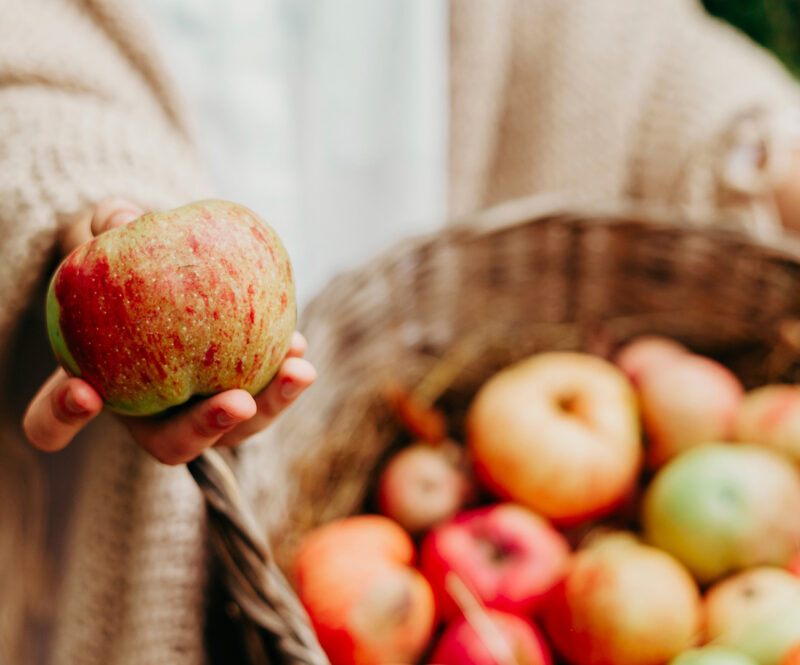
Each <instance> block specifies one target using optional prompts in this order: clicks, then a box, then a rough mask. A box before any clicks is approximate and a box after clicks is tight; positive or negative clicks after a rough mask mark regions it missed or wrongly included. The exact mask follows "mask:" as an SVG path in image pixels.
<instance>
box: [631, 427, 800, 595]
mask: <svg viewBox="0 0 800 665" xmlns="http://www.w3.org/2000/svg"><path fill="white" fill-rule="evenodd" d="M642 522H643V526H644V533H645V537H646V539H647V540H648V541H649V542H650V543H652V544H653V545H655V546H656V547H660V548H662V549H664V550H666V551H667V552H670V553H671V554H673V555H674V556H675V557H677V558H678V559H679V560H680V561H682V562H683V563H684V564H685V565H686V566H687V567H688V568H689V570H690V571H691V572H692V573H693V574H694V576H695V577H696V578H697V579H698V580H699V581H700V582H703V583H707V582H713V581H714V580H716V579H718V578H720V577H722V576H723V575H726V574H728V573H731V572H734V571H737V570H740V569H743V568H747V567H749V566H755V565H758V564H774V565H780V566H782V565H786V564H787V563H788V562H789V560H790V559H791V558H792V556H793V555H794V554H795V553H796V552H797V546H798V542H800V471H798V469H797V468H796V467H795V466H794V465H793V464H792V463H791V462H790V461H789V460H788V459H787V458H786V457H784V456H782V455H779V454H778V453H774V452H772V451H771V450H768V449H766V448H762V447H760V446H748V445H744V444H724V443H717V444H707V445H704V446H699V447H697V448H694V449H692V450H689V451H687V452H685V453H683V454H682V455H680V456H678V457H676V458H675V459H674V460H672V461H671V462H670V463H669V464H667V465H666V466H665V467H663V468H662V469H661V470H660V471H659V472H658V473H657V474H656V476H655V477H654V478H653V480H652V482H651V483H650V485H649V487H648V488H647V490H646V492H645V495H644V500H643V518H642Z"/></svg>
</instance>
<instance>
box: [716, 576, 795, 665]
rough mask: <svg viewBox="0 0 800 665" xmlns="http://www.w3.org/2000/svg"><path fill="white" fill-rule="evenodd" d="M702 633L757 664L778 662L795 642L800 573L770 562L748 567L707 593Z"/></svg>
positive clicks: (778, 663)
mask: <svg viewBox="0 0 800 665" xmlns="http://www.w3.org/2000/svg"><path fill="white" fill-rule="evenodd" d="M706 613H707V636H708V639H709V641H713V642H714V643H715V644H719V645H725V646H729V647H732V648H734V649H738V650H739V651H743V652H744V653H746V654H748V655H750V656H751V657H752V658H754V659H755V660H756V661H757V662H758V663H759V665H781V661H782V660H783V659H784V658H786V657H788V655H789V653H790V651H791V650H792V648H794V646H795V645H797V644H798V643H800V579H798V578H796V577H794V576H793V575H791V574H790V573H789V572H787V571H786V570H783V569H781V568H775V567H770V566H761V567H756V568H750V569H749V570H745V571H742V572H740V573H737V574H736V575H733V576H731V577H728V578H726V579H724V580H722V581H721V582H718V583H717V584H716V585H714V586H713V587H711V588H710V589H709V590H708V592H707V594H706Z"/></svg>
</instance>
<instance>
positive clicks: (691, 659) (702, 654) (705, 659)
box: [669, 646, 758, 665]
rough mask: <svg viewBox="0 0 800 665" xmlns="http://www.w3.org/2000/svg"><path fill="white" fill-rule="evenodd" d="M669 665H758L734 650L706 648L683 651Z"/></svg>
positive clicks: (745, 655) (714, 647)
mask: <svg viewBox="0 0 800 665" xmlns="http://www.w3.org/2000/svg"><path fill="white" fill-rule="evenodd" d="M669 665H758V663H757V662H756V661H755V660H753V659H752V658H751V657H750V656H748V655H747V654H745V653H742V652H741V651H737V650H736V649H729V648H728V647H717V646H707V647H701V648H700V649H689V650H688V651H684V652H683V653H681V654H680V655H678V656H676V657H675V658H673V659H672V660H671V661H669Z"/></svg>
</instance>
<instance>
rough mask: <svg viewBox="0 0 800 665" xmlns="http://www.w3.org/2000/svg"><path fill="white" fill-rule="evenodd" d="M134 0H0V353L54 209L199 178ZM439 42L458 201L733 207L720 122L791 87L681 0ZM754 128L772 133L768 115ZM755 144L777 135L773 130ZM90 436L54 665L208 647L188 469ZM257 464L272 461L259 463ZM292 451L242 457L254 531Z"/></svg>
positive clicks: (33, 277) (3, 620)
mask: <svg viewBox="0 0 800 665" xmlns="http://www.w3.org/2000/svg"><path fill="white" fill-rule="evenodd" d="M131 4H133V3H129V2H124V1H123V0H82V1H81V0H25V2H19V1H18V0H0V13H1V15H2V16H3V20H2V21H0V257H1V259H2V260H0V292H2V294H3V295H2V298H3V300H2V307H0V364H1V365H2V366H3V367H5V365H6V361H7V360H8V358H10V357H11V356H12V355H13V353H14V352H15V351H14V349H12V345H11V339H12V337H14V336H15V334H17V333H18V332H19V331H18V330H16V327H17V325H18V322H19V321H20V317H21V315H22V312H23V311H24V310H25V309H26V308H27V307H29V306H31V303H32V302H33V301H34V299H35V297H36V293H37V291H36V289H37V286H39V287H40V286H41V283H42V280H43V279H44V278H45V277H46V275H45V272H46V270H47V267H48V265H49V262H50V260H51V259H52V258H53V252H54V247H55V239H56V233H57V230H58V221H57V220H58V213H63V212H70V211H73V210H75V209H77V208H79V207H80V206H81V205H84V204H85V203H87V202H90V201H96V200H98V199H101V198H103V197H106V196H112V195H113V196H124V197H127V198H129V199H131V200H133V201H136V202H138V203H140V204H141V205H143V206H145V207H148V208H154V209H160V208H165V207H171V206H173V205H178V204H181V203H185V202H187V201H190V200H193V199H196V198H198V197H199V196H203V195H208V194H212V193H213V192H210V191H209V190H208V189H207V188H206V187H205V185H204V177H203V173H202V172H201V171H200V170H199V168H198V165H197V159H196V158H195V155H194V151H193V149H192V146H191V143H190V141H189V138H188V131H187V128H186V126H185V123H184V120H183V114H182V113H181V110H180V105H179V103H178V102H177V101H176V97H175V95H174V94H173V92H172V91H173V87H172V85H171V84H170V82H169V81H168V78H167V76H166V74H165V73H164V71H163V69H162V66H161V65H160V64H159V60H158V58H157V56H156V55H155V53H154V47H153V44H152V41H151V38H150V36H149V35H150V32H149V30H148V27H147V25H146V24H145V23H144V22H143V20H142V19H141V18H140V17H139V16H138V15H137V14H136V13H135V12H134V10H133V9H131V7H130V5H131ZM451 38H452V44H451V62H450V66H451V103H452V108H451V127H450V139H451V144H450V151H451V152H450V205H451V209H452V211H453V212H454V213H455V214H460V213H464V212H467V211H470V210H472V209H474V208H476V207H480V206H483V205H486V204H488V203H493V202H497V201H500V200H502V199H505V198H509V197H514V196H520V195H526V194H531V193H534V192H542V191H566V192H570V193H572V194H573V195H574V197H575V200H576V201H577V200H579V199H581V198H593V199H597V198H617V197H621V196H632V197H640V198H650V199H655V200H659V201H662V202H669V203H675V204H681V205H686V206H689V207H691V208H693V209H702V210H705V211H707V212H717V213H718V212H719V211H720V209H722V208H724V207H725V206H727V205H728V204H730V203H731V202H734V203H736V204H737V205H738V204H742V203H747V201H745V200H743V199H742V197H737V196H731V195H730V191H729V190H730V186H729V184H727V183H725V182H723V180H722V179H721V178H720V173H721V172H722V170H721V169H720V160H723V159H724V158H725V150H724V149H721V147H720V146H723V148H724V146H725V143H724V140H723V138H724V137H725V136H729V135H730V133H731V130H732V127H733V126H734V125H735V124H736V123H737V122H739V118H741V117H742V116H743V114H747V113H751V114H752V113H760V114H763V115H764V117H769V116H770V114H772V113H773V112H780V111H782V110H784V109H788V108H792V107H794V106H795V104H796V102H797V99H796V97H797V90H796V86H795V84H794V82H793V81H792V80H791V79H790V78H789V77H788V75H787V74H786V73H785V72H784V71H783V70H782V68H781V67H780V66H779V65H778V64H777V63H776V62H775V60H774V59H773V58H772V57H771V56H769V55H767V54H766V53H764V52H763V51H761V50H760V49H758V48H756V47H754V46H753V45H752V44H750V43H749V42H748V41H747V40H746V39H745V38H743V37H742V36H741V35H739V34H738V33H735V32H734V31H733V30H731V29H729V28H727V27H724V26H722V25H721V24H719V23H717V22H716V21H712V20H711V19H709V18H708V17H706V16H705V15H703V14H702V12H701V10H700V9H699V7H698V5H696V4H695V3H694V2H692V1H690V0H650V1H649V2H641V1H640V0H605V1H603V2H598V1H597V0H574V1H571V2H564V1H563V0H492V2H488V0H453V2H452V17H451ZM759 127H762V130H761V131H763V132H764V133H765V134H769V133H770V132H772V131H775V130H774V127H775V125H773V124H771V123H769V122H764V123H763V124H761V125H759ZM767 138H769V137H767ZM764 142H765V145H766V144H768V145H770V146H777V148H775V149H780V146H781V141H779V140H767V139H766V138H765V140H764ZM723 170H724V169H723ZM768 186H769V182H766V183H765V184H764V186H763V187H762V190H763V191H752V192H749V194H748V196H749V197H750V198H751V199H752V198H758V197H759V196H761V195H763V194H764V192H765V191H766V190H767V189H768ZM773 222H774V220H773ZM39 353H40V354H47V353H48V351H47V350H46V349H45V348H42V349H40V350H39ZM7 378H10V383H11V384H12V385H13V382H14V377H13V376H12V377H7ZM4 383H7V382H5V381H4ZM19 417H20V414H19V413H17V412H15V413H12V414H10V415H9V414H7V415H4V416H3V418H4V422H3V423H2V424H1V425H2V427H0V432H3V434H2V435H0V436H2V439H0V461H2V462H3V464H0V475H2V476H3V477H2V478H0V488H2V491H3V493H4V494H3V496H4V497H5V499H6V500H5V501H4V504H3V505H4V506H5V508H4V510H5V513H3V514H0V530H2V532H3V534H6V533H17V535H18V536H19V538H17V540H18V541H20V542H22V543H23V545H22V546H19V547H16V548H11V547H6V548H5V549H3V548H4V545H3V543H5V542H6V540H7V539H6V538H5V537H4V538H3V539H2V540H1V541H0V563H2V564H3V565H2V566H0V588H2V589H4V594H5V595H4V599H3V600H4V603H3V607H2V610H0V661H3V662H19V658H18V657H17V655H16V654H15V651H16V649H17V648H18V647H19V644H18V639H17V637H18V636H19V635H21V634H22V624H21V621H22V619H24V617H25V616H26V614H27V613H29V611H30V610H31V608H33V607H34V606H33V605H32V604H31V602H30V596H31V594H32V591H33V589H32V588H31V587H30V585H20V583H19V581H18V580H15V579H14V577H15V575H14V573H15V571H17V570H20V569H21V567H22V565H23V564H24V563H25V562H26V561H29V560H30V559H31V558H32V554H31V552H32V551H33V550H32V544H31V543H34V544H35V542H39V541H40V540H41V534H40V533H39V531H38V530H37V529H30V528H26V524H28V523H29V520H27V519H25V518H24V517H22V516H21V515H22V513H20V512H14V513H13V514H11V513H12V511H11V509H10V508H9V507H10V506H20V507H25V509H26V510H28V511H31V510H33V511H35V510H37V506H38V505H39V504H38V503H37V500H38V499H37V496H38V495H37V485H36V483H37V478H38V477H39V476H38V475H37V470H36V464H35V460H33V458H31V456H30V455H27V454H26V453H25V451H24V449H22V448H21V446H22V445H24V444H22V442H21V436H20V432H19V425H18V422H19ZM85 438H86V440H87V450H88V458H87V462H86V469H85V470H84V475H83V476H82V477H83V478H84V479H85V480H84V481H83V482H82V487H81V492H80V497H79V499H78V502H77V507H76V511H75V520H74V522H73V523H72V525H71V547H70V549H69V556H68V557H67V560H66V562H65V563H64V565H63V567H62V572H61V577H63V583H62V585H61V588H62V591H63V593H62V595H61V598H62V600H61V601H60V602H59V603H58V608H57V613H56V617H57V618H56V629H55V638H54V640H53V645H54V646H53V649H52V651H53V657H52V661H53V662H54V663H55V664H56V665H61V664H62V663H63V664H65V665H66V664H68V663H69V664H75V663H80V664H86V665H134V664H138V663H141V664H142V665H144V664H147V665H161V664H164V665H167V664H169V665H190V664H192V665H193V664H195V663H202V662H204V660H205V656H204V653H203V648H202V644H203V616H204V614H203V613H204V610H203V597H204V595H203V594H204V587H205V575H206V570H207V568H208V566H207V560H206V549H205V545H204V543H205V539H204V532H203V529H204V524H203V506H202V503H201V501H200V498H199V494H198V492H197V490H196V488H195V487H194V486H193V484H192V482H191V479H190V478H189V476H188V473H187V472H186V470H185V469H183V468H167V467H162V466H159V465H158V464H156V463H155V462H154V461H152V460H150V459H149V458H147V457H146V456H145V455H144V454H143V453H141V452H139V450H138V449H137V448H136V447H135V446H134V445H133V444H132V443H131V442H130V441H129V440H128V437H127V435H126V434H125V432H124V431H123V430H122V428H121V427H120V426H119V425H118V424H117V423H116V422H115V421H114V420H113V419H111V418H108V417H105V416H103V417H101V418H100V419H98V420H97V421H96V422H95V423H93V424H92V425H91V427H90V428H89V429H88V431H87V432H86V435H85ZM266 458H269V459H271V461H272V463H271V464H263V465H262V462H263V459H266ZM290 458H291V454H290V453H288V452H285V454H283V455H280V456H274V455H273V456H270V451H269V450H268V449H264V448H263V447H260V446H259V445H258V444H257V443H256V445H252V444H251V445H250V446H249V447H248V451H247V453H246V454H245V455H243V459H244V460H249V461H251V462H253V463H254V464H255V463H258V467H257V468H259V469H265V472H264V473H265V474H270V475H264V476H258V475H256V477H255V480H253V477H254V474H253V472H252V468H251V469H250V470H249V471H250V472H249V474H248V483H247V488H248V492H249V493H250V495H251V496H252V497H256V496H260V497H263V496H266V497H270V500H268V501H264V502H263V503H262V504H261V505H260V506H259V507H260V508H262V509H263V512H262V515H263V518H264V522H265V524H266V525H269V524H271V523H273V524H274V523H277V519H276V515H277V513H276V511H279V510H280V506H281V500H280V499H281V496H282V495H281V494H280V492H279V491H277V490H275V489H274V488H275V487H277V486H279V484H280V483H285V478H284V477H283V475H284V474H285V473H286V469H287V468H289V466H290V461H291V460H290ZM32 460H33V461H32ZM253 468H256V467H253ZM6 475H8V478H6ZM11 479H13V480H14V482H11ZM11 494H14V495H15V496H11ZM6 495H8V496H6ZM20 510H22V508H20ZM270 511H272V512H270ZM13 541H14V539H13V538H12V539H10V542H13ZM34 541H35V542H34Z"/></svg>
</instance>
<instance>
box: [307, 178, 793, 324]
mask: <svg viewBox="0 0 800 665" xmlns="http://www.w3.org/2000/svg"><path fill="white" fill-rule="evenodd" d="M558 218H562V219H563V220H564V221H572V222H575V221H578V220H581V219H584V220H590V219H596V220H597V223H598V225H602V226H603V227H605V228H615V227H617V228H621V227H623V226H628V225H631V224H639V225H641V226H643V227H646V226H651V227H652V228H654V229H660V230H664V231H668V230H674V231H683V232H687V233H692V234H698V235H706V236H713V237H717V238H720V239H724V240H726V241H728V242H739V243H745V244H748V245H750V246H752V247H754V248H758V249H760V250H762V251H764V252H765V253H766V254H768V255H770V258H772V259H778V260H786V261H791V262H794V263H800V235H798V236H795V235H794V234H792V233H791V232H783V231H782V230H776V233H774V234H770V236H769V237H765V236H764V235H761V234H757V233H755V232H754V231H752V230H748V229H746V228H744V227H743V225H742V223H741V222H738V221H737V220H736V219H735V218H734V217H732V216H724V215H722V214H721V215H720V216H719V217H716V218H708V217H706V218H698V217H697V215H692V214H691V213H690V212H689V211H688V210H687V209H686V208H685V207H683V206H679V205H675V204H667V203H659V202H653V201H643V200H639V199H630V198H627V199H626V198H621V199H620V198H618V199H595V200H587V199H582V200H576V196H575V195H574V194H567V193H559V192H556V193H544V194H533V195H530V196H524V197H519V198H513V199H508V200H506V201H502V202H500V203H497V204H494V205H491V206H487V207H485V208H481V209H479V210H475V211H473V212H469V213H466V214H464V215H460V216H458V215H457V216H453V217H446V218H445V220H446V221H445V224H444V225H443V226H440V227H439V228H437V229H434V230H432V231H428V232H425V233H417V234H411V235H409V236H407V237H405V238H401V239H400V240H397V241H395V242H394V243H392V244H389V245H388V246H386V247H384V248H382V249H381V250H380V251H378V252H377V253H376V254H374V255H373V256H372V257H370V258H368V259H367V260H366V261H363V262H361V263H360V264H358V265H357V266H354V267H351V268H347V269H345V270H342V271H340V272H338V273H336V274H335V275H334V276H333V277H332V278H331V279H329V280H328V282H327V283H326V284H325V285H324V286H323V287H321V288H320V289H319V290H318V291H317V292H316V293H315V294H314V295H313V297H312V298H311V299H310V300H309V302H308V303H307V304H306V305H305V307H303V310H302V312H301V313H300V317H299V323H300V324H301V325H302V324H303V323H304V320H305V318H306V316H308V313H309V311H310V310H313V309H314V308H315V307H316V306H317V303H318V302H319V301H321V300H324V299H325V297H326V294H327V293H328V292H329V290H331V289H335V288H336V285H337V284H339V283H340V282H341V281H344V280H347V279H352V278H353V277H354V276H356V275H358V274H359V273H362V272H364V271H369V270H370V269H371V268H373V267H374V266H376V265H381V264H382V263H385V262H387V261H389V260H391V258H392V257H394V256H396V255H398V254H400V253H403V252H409V251H413V250H414V249H415V248H419V247H423V246H425V245H426V244H430V243H433V242H436V241H447V240H451V239H460V240H473V239H476V238H480V237H482V236H488V235H492V234H494V233H499V232H502V231H504V230H508V229H511V228H514V227H515V226H518V225H522V224H527V223H536V222H540V221H541V222H544V221H546V220H553V219H558Z"/></svg>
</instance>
